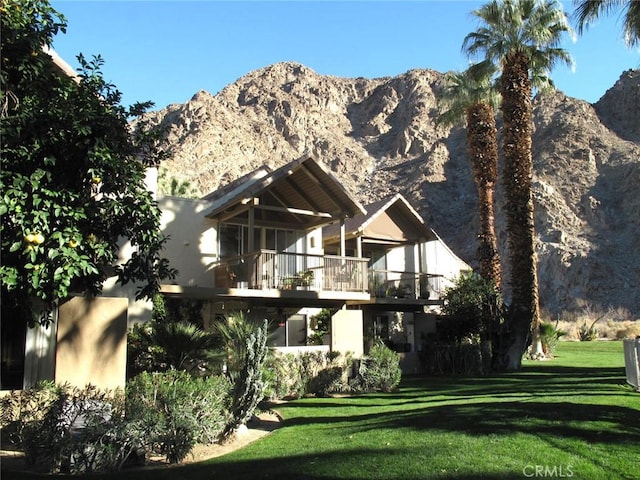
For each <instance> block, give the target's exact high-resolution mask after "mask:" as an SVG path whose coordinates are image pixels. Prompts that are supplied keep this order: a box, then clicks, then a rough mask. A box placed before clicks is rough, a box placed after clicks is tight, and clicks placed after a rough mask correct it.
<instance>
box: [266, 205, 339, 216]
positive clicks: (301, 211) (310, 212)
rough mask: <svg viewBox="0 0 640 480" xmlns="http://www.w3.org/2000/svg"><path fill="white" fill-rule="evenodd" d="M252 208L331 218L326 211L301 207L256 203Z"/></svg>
mask: <svg viewBox="0 0 640 480" xmlns="http://www.w3.org/2000/svg"><path fill="white" fill-rule="evenodd" d="M254 208H256V209H258V210H269V211H272V212H281V213H289V214H291V215H305V216H308V217H320V218H333V216H332V215H331V214H330V213H327V212H314V211H313V210H304V209H302V208H292V207H276V206H275V205H256V206H255V207H254Z"/></svg>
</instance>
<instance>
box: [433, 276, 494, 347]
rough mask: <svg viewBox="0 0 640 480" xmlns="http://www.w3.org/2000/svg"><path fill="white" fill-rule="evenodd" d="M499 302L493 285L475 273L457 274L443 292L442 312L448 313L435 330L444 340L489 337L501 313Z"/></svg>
mask: <svg viewBox="0 0 640 480" xmlns="http://www.w3.org/2000/svg"><path fill="white" fill-rule="evenodd" d="M503 310H504V308H503V304H502V299H501V297H500V293H499V292H498V290H497V289H496V288H495V285H494V284H493V283H492V282H490V281H488V280H486V279H484V278H482V277H481V276H480V275H478V274H475V273H469V274H463V275H460V277H458V279H457V280H456V283H455V285H454V286H453V287H451V288H448V289H447V290H446V291H445V294H444V305H443V308H442V313H443V314H444V315H445V316H446V317H448V318H447V321H446V322H443V323H442V324H441V328H439V330H438V339H439V340H441V341H444V342H453V343H460V342H468V341H472V342H477V341H482V340H486V339H489V338H490V337H491V332H492V331H494V330H495V329H496V328H497V327H498V325H499V324H500V323H502V317H503Z"/></svg>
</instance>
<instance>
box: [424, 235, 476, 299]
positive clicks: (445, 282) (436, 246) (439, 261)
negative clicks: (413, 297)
mask: <svg viewBox="0 0 640 480" xmlns="http://www.w3.org/2000/svg"><path fill="white" fill-rule="evenodd" d="M422 262H423V265H422V271H423V272H427V273H435V274H438V275H442V280H440V281H441V282H442V285H440V288H439V289H437V290H440V289H442V288H445V287H449V286H451V285H453V281H454V280H455V279H456V278H457V277H458V276H459V275H460V273H461V272H464V271H469V270H471V267H470V266H469V265H467V264H466V263H465V262H464V261H463V260H462V259H461V258H460V257H458V256H457V255H456V254H455V253H453V252H452V251H451V249H450V248H449V247H447V245H446V244H445V243H444V242H443V241H442V240H441V239H437V240H433V241H430V242H426V243H424V245H423V255H422Z"/></svg>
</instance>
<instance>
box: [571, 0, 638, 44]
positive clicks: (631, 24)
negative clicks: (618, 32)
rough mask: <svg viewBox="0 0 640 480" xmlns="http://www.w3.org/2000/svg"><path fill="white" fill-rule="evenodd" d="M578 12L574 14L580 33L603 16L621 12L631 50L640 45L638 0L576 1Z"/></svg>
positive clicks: (623, 29) (623, 26)
mask: <svg viewBox="0 0 640 480" xmlns="http://www.w3.org/2000/svg"><path fill="white" fill-rule="evenodd" d="M574 4H575V5H576V10H575V12H574V13H573V15H574V17H575V18H576V20H577V22H578V33H579V34H581V35H582V32H583V31H584V30H586V29H587V28H588V27H589V25H590V24H591V23H592V22H593V21H594V20H596V19H598V18H599V17H600V16H602V15H608V14H610V13H612V12H615V11H620V12H621V16H622V19H623V20H622V33H623V35H624V40H625V42H626V44H627V46H628V47H629V48H631V47H634V46H636V45H638V44H640V2H638V1H637V0H575V1H574Z"/></svg>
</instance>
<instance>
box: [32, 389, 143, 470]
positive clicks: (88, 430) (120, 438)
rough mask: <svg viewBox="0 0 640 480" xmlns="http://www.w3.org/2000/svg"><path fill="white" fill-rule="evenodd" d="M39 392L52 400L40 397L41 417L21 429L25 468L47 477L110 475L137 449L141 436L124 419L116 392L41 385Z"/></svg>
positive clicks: (134, 426) (136, 429)
mask: <svg viewBox="0 0 640 480" xmlns="http://www.w3.org/2000/svg"><path fill="white" fill-rule="evenodd" d="M45 390H46V391H48V392H50V393H51V392H53V397H51V396H49V395H48V394H47V395H45V396H42V397H40V398H42V399H43V400H44V401H43V402H42V404H39V405H37V406H36V408H37V409H38V410H40V412H42V413H41V418H39V419H37V420H35V421H29V422H28V423H25V424H24V427H23V434H22V447H23V449H24V453H25V460H26V462H27V464H29V465H33V466H35V467H36V468H37V469H39V470H43V471H47V472H52V473H53V472H69V473H84V472H95V471H105V470H106V471H112V470H119V469H120V468H121V467H122V465H123V464H124V463H125V461H126V460H127V459H128V458H129V456H130V455H131V454H132V453H133V452H135V451H136V450H137V449H138V448H139V446H140V444H141V432H140V430H139V429H138V428H137V427H136V425H134V424H130V423H128V422H127V421H126V420H125V418H124V402H123V395H122V393H121V392H118V391H101V390H99V389H97V388H96V387H94V386H91V385H89V386H87V387H85V388H84V389H80V388H77V387H71V386H69V385H59V386H55V387H54V388H53V389H52V388H51V387H50V386H47V387H45ZM27 395H28V396H30V397H31V398H37V395H34V394H32V393H29V394H27ZM32 415H34V414H30V415H28V416H32ZM38 415H39V414H38ZM28 416H26V417H23V418H27V417H28ZM36 416H37V415H36Z"/></svg>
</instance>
